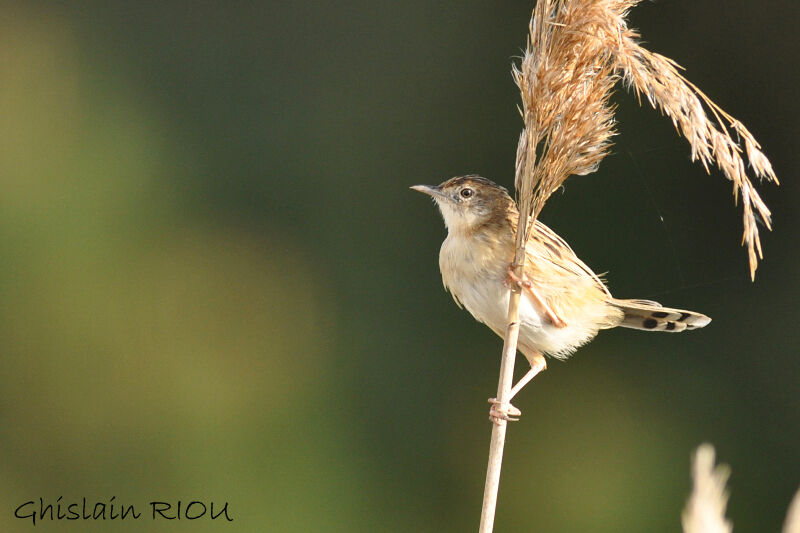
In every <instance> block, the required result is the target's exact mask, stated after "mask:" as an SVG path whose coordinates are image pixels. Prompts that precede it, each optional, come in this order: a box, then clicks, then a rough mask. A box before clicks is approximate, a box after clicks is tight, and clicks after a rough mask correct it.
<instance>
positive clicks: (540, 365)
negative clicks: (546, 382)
mask: <svg viewBox="0 0 800 533" xmlns="http://www.w3.org/2000/svg"><path fill="white" fill-rule="evenodd" d="M525 357H526V358H527V359H528V362H529V363H530V364H531V368H530V369H529V370H528V372H527V373H526V374H525V375H524V376H522V378H520V380H519V381H517V384H516V385H514V386H513V387H511V393H510V394H509V396H508V400H509V401H511V399H512V398H513V397H514V396H516V395H517V393H518V392H519V391H521V390H522V387H524V386H525V385H527V384H528V383H529V382H530V380H532V379H533V378H535V377H536V375H537V374H538V373H539V372H541V371H542V370H547V361H545V360H544V356H543V355H542V354H540V353H538V352H537V353H536V354H534V356H533V357H528V356H527V355H525Z"/></svg>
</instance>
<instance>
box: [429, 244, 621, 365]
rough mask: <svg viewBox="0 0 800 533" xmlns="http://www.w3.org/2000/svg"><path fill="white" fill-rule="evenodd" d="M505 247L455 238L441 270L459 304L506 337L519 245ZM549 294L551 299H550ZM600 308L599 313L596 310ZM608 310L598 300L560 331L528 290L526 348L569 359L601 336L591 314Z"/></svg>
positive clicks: (523, 305) (445, 247) (523, 325)
mask: <svg viewBox="0 0 800 533" xmlns="http://www.w3.org/2000/svg"><path fill="white" fill-rule="evenodd" d="M499 246H500V244H499V243H496V242H491V241H488V240H486V239H482V238H480V237H476V236H474V235H473V236H470V237H460V236H458V235H449V236H448V237H447V239H445V241H444V243H443V244H442V248H441V251H440V254H439V266H440V269H441V272H442V281H443V282H444V285H445V288H447V290H449V291H450V292H451V293H452V294H453V296H454V298H455V299H456V301H457V302H458V303H459V304H460V305H462V306H463V307H465V308H466V309H467V311H469V312H470V314H472V316H473V317H475V319H476V320H478V321H480V322H482V323H484V324H486V325H487V326H489V327H490V328H491V329H492V330H493V331H494V332H495V333H497V334H498V335H500V336H501V337H503V336H504V334H505V331H506V327H507V325H508V301H509V295H510V291H509V290H508V287H507V286H506V285H505V284H504V280H505V279H506V275H507V274H506V273H507V268H508V265H509V263H510V262H511V260H512V259H513V243H512V244H508V243H507V244H506V245H505V247H504V248H505V249H504V250H503V251H502V252H501V251H500V250H499V249H498V247H499ZM582 278H583V276H577V277H576V280H575V282H576V283H577V284H583V283H586V282H587V280H588V278H587V279H582ZM542 289H544V287H543V288H542ZM543 296H545V298H546V299H547V296H549V295H548V294H544V295H543ZM595 306H597V309H596V310H595V309H590V308H593V307H595ZM605 308H606V305H605V303H604V302H602V301H601V300H598V301H597V302H596V303H594V304H593V305H589V306H587V307H586V308H584V309H580V310H571V311H572V312H570V313H568V315H569V316H564V317H563V318H564V319H565V321H566V322H567V327H564V328H557V327H555V326H554V325H553V324H552V323H551V322H550V321H549V320H548V319H547V318H545V315H544V313H543V311H542V310H541V309H540V308H539V306H538V304H536V303H534V302H533V300H532V298H531V297H530V296H529V295H528V294H527V293H526V292H525V291H523V294H522V299H521V301H520V339H519V341H520V350H521V351H522V352H523V353H526V354H528V353H530V352H533V351H539V352H542V353H546V354H549V355H551V356H554V357H558V358H563V357H566V356H568V355H569V354H570V353H572V352H573V351H574V350H575V349H577V348H578V347H579V346H581V345H582V344H584V343H586V342H588V341H589V340H591V339H592V338H593V337H594V336H595V335H596V334H597V331H598V327H597V324H596V319H595V318H594V316H591V317H590V315H595V314H596V313H603V312H605ZM575 311H578V312H575ZM584 315H585V316H584Z"/></svg>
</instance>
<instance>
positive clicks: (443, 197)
mask: <svg viewBox="0 0 800 533" xmlns="http://www.w3.org/2000/svg"><path fill="white" fill-rule="evenodd" d="M411 188H412V189H414V190H416V191H419V192H422V193H425V194H428V195H430V196H431V197H433V199H434V200H435V201H436V203H437V205H438V206H439V209H440V210H441V212H442V217H443V218H444V223H445V225H446V226H447V232H448V234H447V238H446V239H445V240H444V243H442V249H441V252H440V253H439V268H440V270H441V272H442V281H443V282H444V286H445V288H446V289H447V290H449V291H450V293H451V294H452V295H453V299H454V300H455V301H456V303H457V304H458V305H459V307H462V306H463V307H466V308H467V311H469V312H470V313H471V314H472V316H473V317H475V319H476V320H478V321H479V322H483V323H484V324H486V325H487V326H489V327H490V328H491V329H492V331H494V332H495V333H497V334H498V335H500V337H504V335H505V331H506V326H507V325H508V324H507V321H508V301H509V295H510V291H509V287H510V284H513V283H517V284H518V285H519V286H520V287H521V288H522V289H523V291H522V298H521V301H520V329H519V343H518V348H519V350H520V351H521V352H522V353H523V354H524V355H525V357H526V358H527V359H528V362H529V363H530V364H531V369H530V370H529V371H528V372H527V374H525V376H524V377H523V378H522V379H520V380H519V382H518V383H517V384H516V385H514V387H513V388H512V389H511V397H513V396H514V395H515V394H516V393H517V392H519V391H520V389H522V387H524V386H525V385H526V384H527V383H528V382H529V381H530V380H531V379H533V377H534V376H536V374H538V373H539V372H541V371H542V370H544V369H545V368H547V363H546V362H545V358H544V355H548V356H551V357H555V358H556V359H566V358H567V357H569V355H570V354H572V353H573V352H574V351H575V350H576V349H577V348H578V347H580V346H582V345H584V344H586V343H587V342H589V341H590V340H592V339H593V338H594V337H595V335H597V332H598V331H599V330H601V329H608V328H613V327H616V326H622V327H625V328H632V329H641V330H645V331H671V332H678V331H684V330H687V329H696V328H702V327H703V326H705V325H707V324H708V323H709V322H711V319H710V318H709V317H707V316H705V315H702V314H700V313H695V312H692V311H684V310H682V309H669V308H666V307H662V306H661V304H659V303H658V302H652V301H649V300H619V299H616V298H614V297H613V296H611V293H610V292H609V290H608V288H607V287H606V286H605V284H604V283H603V281H602V280H601V279H600V278H599V277H598V276H597V274H595V273H594V272H592V270H591V269H590V268H589V267H588V266H586V264H585V263H584V262H583V261H581V260H580V259H578V256H576V255H575V252H573V251H572V248H570V247H569V245H568V244H567V243H566V242H565V241H564V240H563V239H562V238H561V237H559V236H558V235H556V234H555V232H553V230H551V229H550V228H548V227H547V226H545V225H544V224H542V223H541V222H539V221H538V220H537V221H536V226H535V227H534V230H533V232H532V234H531V237H530V239H529V241H528V243H527V246H526V253H527V255H526V261H525V269H524V276H523V277H522V278H517V277H516V276H515V275H514V274H513V271H512V269H511V268H510V264H511V261H513V259H514V251H515V246H516V242H515V239H516V231H517V219H518V211H517V206H516V204H515V203H514V200H513V199H512V198H511V196H509V194H508V191H507V190H506V189H505V188H503V187H500V186H499V185H497V184H495V183H493V182H492V181H489V180H487V179H485V178H481V177H480V176H461V177H455V178H452V179H449V180H447V181H445V182H444V183H442V184H441V185H439V186H431V185H415V186H413V187H411ZM509 399H510V398H509ZM489 402H490V403H492V404H493V406H492V410H491V411H490V415H491V417H492V418H493V419H496V418H501V419H504V420H513V419H512V418H510V417H509V415H512V416H516V415H519V414H520V411H519V410H518V409H516V408H515V407H513V406H511V407H510V408H509V409H507V410H501V409H500V407H499V406H498V402H497V401H496V400H494V399H493V398H492V399H490V400H489Z"/></svg>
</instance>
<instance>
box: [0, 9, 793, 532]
mask: <svg viewBox="0 0 800 533" xmlns="http://www.w3.org/2000/svg"><path fill="white" fill-rule="evenodd" d="M798 6H799V4H798V3H797V2H796V1H794V0H786V1H773V2H764V3H762V2H744V1H736V2H733V1H722V0H681V1H677V0H676V1H662V2H657V3H651V2H645V3H643V4H642V5H641V6H639V7H638V8H636V9H635V10H634V11H633V13H632V25H633V26H634V27H637V28H639V29H640V30H641V31H642V33H643V35H644V39H645V40H646V41H647V42H648V43H649V46H650V47H651V48H652V49H653V50H656V51H658V52H661V53H664V54H666V55H668V56H669V57H672V58H674V59H676V60H677V61H678V62H680V63H681V64H682V65H683V66H685V67H686V68H687V76H688V77H689V79H691V80H692V81H694V82H695V83H697V84H698V85H699V86H700V87H702V88H703V90H704V91H706V93H707V94H708V95H710V96H711V97H712V98H714V99H715V100H716V101H717V102H718V103H719V104H720V105H721V106H722V107H723V108H724V109H726V110H727V111H729V112H731V113H732V114H733V115H734V116H736V117H737V118H739V119H740V120H742V121H743V122H744V123H745V124H746V125H747V126H748V127H749V128H750V129H751V130H752V131H753V133H754V134H755V136H756V137H757V138H758V139H759V141H760V142H761V143H762V146H763V148H764V151H765V153H766V154H767V155H768V156H769V157H770V158H771V160H772V162H773V164H774V166H775V170H776V172H777V174H778V176H779V177H780V179H781V180H782V182H783V184H782V185H781V187H775V186H773V185H764V186H763V187H761V188H760V190H761V191H762V192H763V196H764V198H765V200H766V202H767V204H768V205H769V206H770V208H771V209H772V211H773V213H774V224H775V231H774V232H772V233H769V232H764V233H763V237H764V238H763V241H764V249H765V254H766V258H765V260H764V261H763V263H761V266H760V268H759V270H758V276H757V279H756V282H755V284H752V283H750V282H749V279H748V272H747V264H746V253H745V250H744V249H742V248H741V247H740V246H739V241H740V235H741V230H742V227H741V210H740V207H734V205H733V201H732V196H731V184H730V183H729V182H726V181H725V180H724V179H723V177H722V176H721V175H720V174H719V173H718V172H714V173H713V174H712V175H711V176H710V177H709V176H707V175H706V174H705V173H704V171H703V170H702V168H701V167H700V166H699V165H696V164H692V163H691V162H690V161H689V149H688V145H687V144H686V142H685V141H683V140H682V139H680V138H678V137H677V135H676V134H675V131H674V129H673V128H672V126H671V124H670V122H669V120H667V119H665V118H663V117H660V116H659V115H658V113H656V112H654V111H653V110H652V109H649V108H640V107H639V106H638V105H637V103H636V99H635V98H634V97H633V96H631V95H630V94H628V93H626V92H625V91H624V90H622V89H621V90H620V91H619V92H618V94H617V96H616V99H615V100H616V101H617V102H618V104H619V112H618V115H617V118H618V120H619V122H620V127H619V130H620V135H619V136H618V137H617V138H616V145H615V148H614V153H613V154H612V155H611V156H610V157H608V158H607V159H606V160H605V161H604V162H603V164H602V166H601V168H600V171H599V172H598V173H596V174H594V175H592V176H587V177H573V178H571V179H570V180H569V181H568V182H567V185H566V189H565V191H564V193H563V194H558V195H556V196H555V197H554V198H553V199H552V200H551V201H550V202H549V204H548V206H547V207H546V209H545V212H544V214H543V219H544V220H545V222H547V223H548V224H550V225H551V226H552V227H554V228H555V229H556V230H557V231H558V232H559V233H560V234H561V235H562V236H563V237H565V238H566V239H567V240H568V241H569V242H570V243H571V244H572V245H573V247H574V248H575V250H576V251H577V252H578V253H579V254H580V255H581V257H582V258H583V259H584V260H585V261H586V262H587V263H588V264H589V265H591V266H592V267H593V268H594V269H595V270H597V271H598V272H604V271H608V272H609V274H608V279H609V283H610V286H611V289H612V290H613V291H614V293H615V294H616V295H618V296H620V297H626V298H627V297H638V298H653V299H658V300H660V301H661V302H662V303H664V304H665V305H669V306H677V307H684V308H688V309H695V310H698V311H702V312H704V313H707V314H708V315H710V316H712V317H713V318H714V322H713V323H712V324H711V325H710V327H708V328H706V329H704V330H702V331H698V332H693V333H689V334H685V335H679V336H675V335H657V334H647V333H642V332H636V331H630V330H614V331H610V332H603V333H601V334H600V336H599V337H598V338H597V339H596V340H595V341H594V342H593V343H591V344H590V345H588V346H586V347H584V348H583V349H581V350H580V351H579V352H578V353H577V354H576V355H575V356H574V357H573V358H572V359H571V360H570V361H568V362H567V363H560V362H551V364H550V369H549V370H548V371H547V372H546V373H545V374H543V375H542V376H540V377H539V378H537V379H536V381H535V382H534V384H533V385H531V386H529V387H528V388H527V389H526V390H525V391H524V392H523V393H522V394H521V395H520V396H519V397H518V399H517V400H516V401H515V404H516V405H517V406H518V407H519V408H521V409H522V411H523V413H524V414H523V417H522V421H521V422H519V423H517V424H515V425H514V426H512V427H511V429H510V433H509V438H508V443H507V448H506V457H505V463H504V473H503V478H502V484H501V493H500V500H499V510H498V516H497V530H498V531H537V532H584V531H592V532H639V531H659V532H660V531H664V532H670V531H678V530H679V529H680V522H679V517H680V512H681V509H682V506H683V504H684V501H685V499H686V496H687V495H688V491H689V487H690V479H689V457H690V453H691V452H692V450H693V449H694V448H695V447H696V446H697V445H698V444H700V443H701V442H706V441H707V442H711V443H713V444H714V445H715V446H716V447H717V450H718V454H719V457H720V459H721V460H722V461H723V462H726V463H729V464H730V465H731V466H732V469H733V475H732V478H731V481H730V488H731V499H730V509H729V516H730V517H731V518H732V519H733V521H734V524H735V530H736V531H737V532H744V531H759V532H761V531H778V530H779V528H780V524H781V523H782V520H783V516H784V515H785V512H786V508H787V506H788V503H789V501H790V499H791V497H792V495H793V494H794V492H795V491H796V490H797V488H798V483H800V446H798V442H800V403H799V402H798V383H800V358H798V341H800V333H798V326H797V315H796V311H797V309H798V305H797V297H798V289H800V281H798V276H797V270H798V259H800V249H799V248H798V241H797V233H796V229H797V222H796V221H797V219H798V216H800V213H798V208H797V205H798V199H800V194H799V193H800V191H799V190H798V185H797V180H796V176H797V170H798V160H797V157H796V155H797V153H798V140H797V139H798V137H797V133H798V131H797V124H798V119H799V118H800V113H798V98H797V87H798V81H800V80H798V69H797V59H798V53H797V52H798V46H797V22H798V20H799V18H798V14H799V11H800V7H798ZM0 7H2V13H3V16H2V18H0V35H1V36H2V37H0V42H1V43H2V46H0V80H2V81H1V82H0V117H2V118H0V128H2V131H0V180H2V194H0V302H1V303H0V358H1V359H0V362H2V373H0V450H2V452H0V502H1V503H2V506H1V507H0V529H2V530H3V531H32V530H33V529H32V526H31V525H30V524H29V523H28V522H24V521H22V520H18V519H15V518H14V517H13V512H14V508H16V506H17V505H19V504H21V503H24V502H25V501H27V500H37V501H38V498H39V497H42V498H44V499H45V500H46V501H49V502H55V500H56V499H57V498H58V497H59V496H63V500H62V501H64V502H73V501H80V499H81V498H82V497H87V498H88V499H89V500H90V501H91V502H94V501H103V502H108V500H109V499H110V498H111V497H112V496H115V497H116V500H115V501H116V502H117V503H118V504H119V503H127V504H131V503H132V504H135V505H136V506H137V508H139V510H140V511H145V515H144V517H143V518H142V519H140V520H139V521H138V522H131V521H129V520H128V521H126V522H119V521H110V520H107V521H105V522H96V523H95V522H88V523H87V522H81V521H79V522H67V521H61V522H53V523H50V522H47V521H46V522H45V523H43V524H39V525H37V528H39V529H41V530H43V531H49V530H53V531H55V530H62V529H71V530H75V531H78V530H97V531H100V530H108V531H168V530H169V531H173V530H176V529H180V530H187V531H188V530H191V531H222V530H230V531H403V532H406V531H454V532H455V531H471V530H476V529H477V523H478V517H479V513H480V503H481V495H482V490H483V481H484V473H485V464H486V456H487V450H488V442H489V433H490V424H489V422H488V420H487V410H488V405H487V404H486V398H487V397H489V396H493V395H494V391H495V389H496V382H497V371H498V363H499V357H500V349H501V342H500V340H499V339H498V338H497V337H495V336H494V335H493V334H492V333H491V332H490V331H489V330H488V329H487V328H485V327H484V326H482V325H480V324H477V323H476V322H475V321H474V320H473V319H472V318H471V317H470V316H469V315H468V314H467V313H466V312H464V311H460V310H458V309H457V308H456V306H455V305H454V304H453V302H452V301H451V299H450V297H449V296H448V295H447V294H446V293H445V292H444V291H443V290H442V286H441V281H440V276H439V272H438V268H437V254H438V249H439V244H440V242H441V240H442V239H443V237H444V235H445V230H444V227H443V225H442V222H441V220H440V217H439V215H438V214H437V213H436V211H435V209H434V207H432V206H431V205H430V202H429V201H427V200H426V199H425V198H423V197H421V196H420V195H418V194H417V193H414V192H412V191H409V190H408V187H409V186H410V185H413V184H417V183H438V182H440V181H443V180H444V179H446V178H448V177H450V176H453V175H456V174H464V173H468V172H477V173H480V174H482V175H484V176H487V177H489V178H491V179H494V180H496V181H498V182H499V183H501V184H504V185H506V186H509V187H510V186H511V185H512V181H513V177H512V176H513V162H514V153H515V150H516V141H517V136H518V134H519V130H520V128H521V121H520V119H519V116H518V114H517V111H516V107H515V106H516V105H517V102H518V95H517V90H516V87H515V86H514V84H513V82H512V80H511V76H510V66H511V63H512V61H513V60H514V58H515V57H516V56H518V55H519V54H520V50H521V48H522V46H523V44H524V39H525V32H526V30H527V23H528V18H529V15H530V10H531V7H532V3H531V2H527V1H500V2H486V1H475V2H427V1H426V2H421V1H412V2H403V3H391V4H390V3H380V2H378V3H376V2H367V1H354V2H343V3H335V2H317V3H310V2H261V3H254V2H227V3H222V2H219V3H216V4H215V3H210V2H173V1H162V2H158V3H148V2H122V1H118V2H117V1H115V2H107V1H106V2H98V1H83V2H42V1H38V0H36V1H32V0H26V1H19V2H13V1H12V2H2V5H1V6H0ZM524 368H525V363H524V361H523V360H520V364H519V365H518V370H520V371H521V370H524ZM193 499H199V500H203V501H206V502H210V501H214V502H217V504H218V505H219V504H220V503H221V502H224V501H228V502H229V509H230V511H231V514H232V515H233V517H234V519H235V522H234V523H233V524H230V525H227V524H224V523H221V522H220V521H216V522H211V521H209V520H207V519H203V520H197V521H194V522H190V521H187V520H185V519H184V520H181V521H180V522H178V521H174V522H171V523H167V522H166V521H161V522H152V521H151V520H150V518H149V515H148V514H146V513H147V509H146V505H147V502H149V501H151V500H164V501H171V502H175V501H177V500H183V501H184V502H187V501H189V500H193ZM145 517H146V518H145ZM181 528H182V529H181Z"/></svg>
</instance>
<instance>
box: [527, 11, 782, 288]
mask: <svg viewBox="0 0 800 533" xmlns="http://www.w3.org/2000/svg"><path fill="white" fill-rule="evenodd" d="M639 2H640V0H539V2H538V3H537V6H536V10H535V12H534V15H533V18H532V20H531V23H530V35H529V38H528V46H527V48H526V50H525V54H524V56H523V59H522V62H521V65H520V66H519V68H516V67H515V68H514V71H513V72H514V79H515V81H516V82H517V85H518V86H519V88H520V92H521V95H522V109H521V113H522V115H523V119H524V122H525V128H524V130H523V132H522V135H521V137H520V141H519V145H518V148H517V166H516V178H515V185H516V189H517V193H518V197H519V202H520V212H521V213H524V214H526V215H527V216H528V218H527V220H528V222H529V223H530V221H531V219H532V218H535V217H537V216H538V215H539V212H540V211H541V209H542V207H543V205H544V203H545V202H546V201H547V198H548V197H549V196H550V195H551V194H552V193H553V192H554V191H556V190H557V189H558V188H559V187H560V186H561V184H562V183H563V182H564V180H566V179H567V177H569V176H570V175H572V174H578V175H582V174H588V173H591V172H593V171H594V170H596V169H597V166H598V165H599V163H600V161H601V160H602V159H603V157H605V156H606V155H607V154H608V151H609V146H610V138H611V137H612V136H613V135H614V118H613V117H614V108H613V107H612V106H611V105H610V104H609V97H610V95H611V92H612V91H613V87H614V85H615V83H616V81H618V80H619V79H622V80H623V81H624V83H625V84H626V85H627V86H628V87H631V88H633V90H634V91H635V93H636V95H637V97H638V98H639V100H640V102H641V95H642V94H644V95H645V97H646V98H647V101H648V102H650V104H651V105H652V106H653V107H654V108H656V109H658V110H660V111H661V112H662V113H664V114H666V115H667V116H668V117H670V118H671V119H672V122H673V124H674V125H675V128H676V129H677V130H678V132H679V133H680V134H681V135H683V136H684V137H685V138H686V139H687V140H688V141H689V144H690V146H691V153H692V159H693V160H700V162H701V163H702V164H703V166H704V167H705V169H706V171H710V167H711V165H712V164H716V166H717V167H718V168H719V169H720V170H721V171H722V173H723V174H724V175H725V177H727V178H728V179H729V180H731V181H732V182H733V192H734V198H735V200H736V199H738V197H741V199H742V206H743V210H744V215H743V216H744V236H743V240H742V244H746V245H747V251H748V257H749V263H750V274H751V277H754V276H755V271H756V268H757V264H758V259H759V258H762V257H763V254H762V250H761V241H760V239H759V233H758V226H757V223H756V220H757V217H756V214H758V217H759V218H761V219H762V220H763V221H764V224H765V225H766V227H767V228H768V229H771V225H770V224H771V223H770V211H769V209H768V208H767V206H766V205H765V204H764V202H763V201H762V200H761V197H760V196H759V195H758V193H757V192H756V190H755V188H754V187H753V184H752V182H751V179H750V177H748V175H747V172H746V167H745V163H744V160H743V154H744V153H746V154H747V160H748V161H749V164H750V167H751V169H752V172H753V174H754V175H755V176H756V177H758V178H766V179H767V180H768V181H773V182H775V183H778V179H777V177H776V176H775V173H774V171H773V169H772V165H771V164H770V162H769V160H768V159H767V158H766V156H765V155H764V154H763V153H762V152H761V150H760V145H759V144H758V142H757V141H756V140H755V138H754V137H753V135H752V134H751V133H750V132H749V131H748V130H747V128H745V127H744V126H743V125H742V124H741V123H740V122H739V121H737V120H736V119H735V118H733V117H732V116H730V115H729V114H727V113H725V111H723V110H722V109H721V108H720V107H719V106H717V105H716V104H715V103H714V102H712V101H711V100H710V99H709V98H708V97H707V96H706V95H705V94H703V93H702V92H701V91H700V90H699V89H698V88H697V87H696V86H695V85H693V84H692V83H691V82H689V81H688V80H686V79H685V78H684V77H683V76H682V75H681V74H680V72H679V70H680V68H681V67H680V66H678V64H677V63H675V62H674V61H672V60H671V59H669V58H667V57H664V56H662V55H659V54H656V53H653V52H650V51H649V50H647V49H645V48H644V47H642V46H641V45H640V44H639V43H638V41H637V39H638V38H639V35H638V34H637V33H636V32H635V31H634V30H631V29H629V28H628V27H627V22H626V20H625V19H626V16H627V14H628V11H629V10H630V8H632V7H633V6H635V5H636V4H638V3H639ZM706 109H708V110H709V111H710V116H709V114H707V113H706ZM732 134H735V136H736V139H734V136H732ZM522 220H526V219H524V218H523V219H522ZM530 227H531V225H530V224H529V225H528V227H527V228H526V234H525V235H524V237H525V238H527V236H528V235H527V231H529V229H530Z"/></svg>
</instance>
